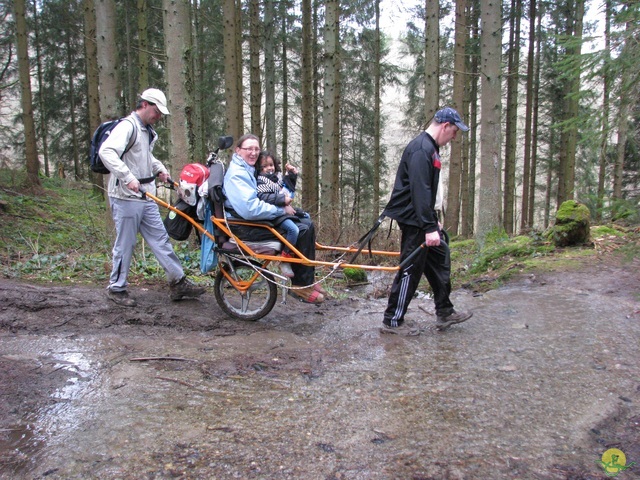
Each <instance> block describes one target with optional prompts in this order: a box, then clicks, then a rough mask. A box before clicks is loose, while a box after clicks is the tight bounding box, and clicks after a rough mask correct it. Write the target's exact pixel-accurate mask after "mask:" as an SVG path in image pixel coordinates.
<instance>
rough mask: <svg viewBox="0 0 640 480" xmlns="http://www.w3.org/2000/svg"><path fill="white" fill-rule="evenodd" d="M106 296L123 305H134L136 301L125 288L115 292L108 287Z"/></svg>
mask: <svg viewBox="0 0 640 480" xmlns="http://www.w3.org/2000/svg"><path fill="white" fill-rule="evenodd" d="M107 298H108V299H109V300H111V301H112V302H113V303H115V304H117V305H122V306H123V307H135V306H136V305H137V302H136V301H135V300H134V299H133V298H131V297H130V296H129V292H127V291H126V290H123V291H121V292H116V291H114V290H111V289H108V290H107Z"/></svg>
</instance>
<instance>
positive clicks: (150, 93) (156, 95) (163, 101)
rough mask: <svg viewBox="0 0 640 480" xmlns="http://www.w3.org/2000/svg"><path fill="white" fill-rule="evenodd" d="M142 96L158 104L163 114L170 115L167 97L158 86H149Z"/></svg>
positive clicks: (143, 98)
mask: <svg viewBox="0 0 640 480" xmlns="http://www.w3.org/2000/svg"><path fill="white" fill-rule="evenodd" d="M140 98H141V99H142V100H146V101H147V102H149V103H153V104H154V105H156V106H157V107H158V110H160V111H161V112H162V114H163V115H169V109H168V108H167V97H165V96H164V93H162V91H161V90H158V89H157V88H147V89H146V90H145V91H144V92H142V95H140Z"/></svg>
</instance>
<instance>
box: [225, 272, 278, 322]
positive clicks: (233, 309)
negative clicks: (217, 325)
mask: <svg viewBox="0 0 640 480" xmlns="http://www.w3.org/2000/svg"><path fill="white" fill-rule="evenodd" d="M256 266H257V267H259V266H260V264H259V263H256ZM223 269H224V272H223ZM225 272H226V274H227V275H229V276H230V277H231V278H232V279H233V281H234V282H237V283H236V285H237V286H236V285H234V284H233V283H232V281H230V280H229V278H227V277H226V276H225ZM265 277H266V278H265ZM214 290H215V296H216V301H217V302H218V305H219V306H220V308H221V309H222V310H223V311H224V312H225V313H226V314H227V315H229V316H231V317H234V318H238V319H240V320H250V321H256V320H260V319H261V318H262V317H264V316H265V315H267V314H268V313H269V312H270V311H271V310H272V309H273V306H274V305H275V304H276V300H277V298H278V287H277V286H276V283H275V281H274V280H273V276H272V275H271V274H270V273H269V272H267V271H265V270H262V271H261V272H260V273H258V272H256V271H255V270H254V269H253V268H252V267H251V266H250V265H246V264H243V263H240V262H238V261H234V262H232V263H231V264H228V263H220V268H219V270H218V273H217V274H216V280H215V283H214Z"/></svg>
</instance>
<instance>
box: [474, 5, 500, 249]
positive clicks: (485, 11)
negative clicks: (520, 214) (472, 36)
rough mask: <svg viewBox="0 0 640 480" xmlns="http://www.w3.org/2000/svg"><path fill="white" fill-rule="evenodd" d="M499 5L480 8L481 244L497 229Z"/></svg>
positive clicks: (498, 211)
mask: <svg viewBox="0 0 640 480" xmlns="http://www.w3.org/2000/svg"><path fill="white" fill-rule="evenodd" d="M501 10H502V9H501V4H500V2H490V3H489V4H487V5H483V8H482V13H481V21H482V33H481V36H480V43H481V45H482V51H481V62H482V83H481V86H482V99H481V105H480V118H481V126H480V128H481V130H482V140H481V143H480V191H479V197H478V203H479V204H480V209H479V212H478V241H479V243H480V245H484V241H485V239H486V236H487V234H488V233H489V232H491V231H492V230H494V229H496V228H498V227H499V226H500V174H501V170H502V157H501V145H502V136H501V129H500V114H501V110H502V107H501V80H502V76H501V72H500V56H501V49H502V24H501V19H502V12H501Z"/></svg>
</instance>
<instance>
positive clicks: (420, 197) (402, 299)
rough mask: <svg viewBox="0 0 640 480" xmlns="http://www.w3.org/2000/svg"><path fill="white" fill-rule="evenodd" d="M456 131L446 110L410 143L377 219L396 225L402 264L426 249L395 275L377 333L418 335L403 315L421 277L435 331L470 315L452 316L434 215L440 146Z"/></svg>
mask: <svg viewBox="0 0 640 480" xmlns="http://www.w3.org/2000/svg"><path fill="white" fill-rule="evenodd" d="M459 130H461V131H463V132H467V131H469V127H467V126H466V125H465V124H464V122H463V121H462V119H461V118H460V115H459V114H458V112H456V111H455V110H454V109H453V108H451V107H445V108H443V109H442V110H438V111H437V112H436V114H435V116H434V118H433V120H431V122H430V123H429V126H428V127H427V129H426V130H425V131H423V132H422V133H421V134H420V135H418V136H417V137H416V138H414V139H413V140H411V142H409V144H408V145H407V147H406V148H405V150H404V152H403V153H402V159H401V160H400V165H399V166H398V171H397V174H396V179H395V183H394V185H393V191H392V192H391V198H390V199H389V203H388V204H387V206H386V207H385V209H384V211H383V212H382V214H383V215H385V216H387V217H389V218H392V219H394V220H396V221H397V222H398V226H399V227H400V230H401V231H402V240H401V246H400V250H401V252H400V260H401V261H403V260H405V259H406V258H407V257H409V256H410V255H411V253H412V252H414V251H415V250H416V249H418V248H420V245H422V244H423V243H424V244H425V245H426V247H427V248H422V249H421V250H419V251H420V253H419V254H418V255H416V256H415V257H413V260H412V261H410V262H409V263H408V264H407V265H405V266H404V268H403V269H401V270H400V271H399V272H398V273H397V275H396V277H395V279H394V281H393V285H392V286H391V293H390V294H389V302H388V304H387V309H386V310H385V312H384V318H383V320H382V328H381V330H380V332H381V333H396V334H404V335H419V334H420V331H419V329H418V328H416V327H414V326H411V325H409V324H407V323H406V322H405V321H404V316H405V314H406V313H407V308H408V307H409V302H411V299H412V298H413V294H414V293H415V291H416V289H417V288H418V284H419V283H420V278H421V277H422V275H424V276H425V277H426V278H427V280H428V282H429V285H431V289H432V290H433V301H434V303H435V307H436V316H437V321H436V328H437V329H438V330H440V331H444V330H447V329H448V328H449V327H450V326H451V325H454V324H456V323H462V322H464V321H466V320H468V319H469V318H471V316H472V313H471V312H456V311H455V310H454V308H453V304H452V303H451V300H450V299H449V294H450V293H451V257H450V253H449V247H448V245H447V243H446V241H445V236H444V232H443V230H442V225H440V222H439V221H438V216H437V214H436V203H437V192H438V182H439V179H440V169H441V167H442V164H441V161H440V147H443V146H445V145H446V144H447V143H449V142H450V141H451V140H453V139H455V138H456V135H457V133H458V131H459Z"/></svg>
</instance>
